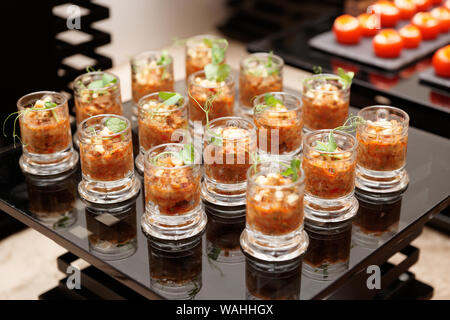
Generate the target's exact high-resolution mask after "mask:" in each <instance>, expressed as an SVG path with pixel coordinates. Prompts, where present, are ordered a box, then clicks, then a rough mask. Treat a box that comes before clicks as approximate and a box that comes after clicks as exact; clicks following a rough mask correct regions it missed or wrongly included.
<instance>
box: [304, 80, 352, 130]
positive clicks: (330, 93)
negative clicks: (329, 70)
mask: <svg viewBox="0 0 450 320" xmlns="http://www.w3.org/2000/svg"><path fill="white" fill-rule="evenodd" d="M302 99H303V120H304V124H305V125H304V131H305V132H308V131H312V130H321V129H333V128H337V127H339V126H341V125H343V124H344V122H345V120H346V119H347V116H348V108H349V104H350V85H345V84H343V83H342V82H341V81H340V77H339V76H338V75H334V74H317V75H313V76H311V77H308V78H306V79H305V80H304V81H303V94H302Z"/></svg>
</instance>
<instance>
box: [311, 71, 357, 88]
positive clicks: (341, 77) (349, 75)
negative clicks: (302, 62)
mask: <svg viewBox="0 0 450 320" xmlns="http://www.w3.org/2000/svg"><path fill="white" fill-rule="evenodd" d="M313 73H314V74H316V75H318V76H316V77H314V79H322V80H337V81H339V82H340V83H341V84H342V85H343V86H344V87H345V88H348V87H350V85H351V84H352V80H353V77H354V76H355V73H354V72H352V71H349V72H346V71H345V70H344V69H342V68H338V72H337V73H338V74H337V76H327V75H323V76H322V75H321V74H322V67H321V66H314V67H313Z"/></svg>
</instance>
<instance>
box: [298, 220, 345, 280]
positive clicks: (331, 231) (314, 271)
mask: <svg viewBox="0 0 450 320" xmlns="http://www.w3.org/2000/svg"><path fill="white" fill-rule="evenodd" d="M352 218H353V217H349V218H345V219H340V218H337V219H333V218H331V217H330V218H328V219H314V217H312V218H311V219H310V218H309V217H308V216H306V217H305V230H306V232H307V233H308V236H309V247H308V250H307V251H306V254H305V256H304V258H303V274H304V275H305V276H307V277H308V278H312V279H316V280H324V281H327V280H333V279H335V278H337V277H338V276H339V275H341V274H342V272H344V271H345V270H347V269H348V262H349V259H350V246H351V239H352ZM333 220H334V221H333Z"/></svg>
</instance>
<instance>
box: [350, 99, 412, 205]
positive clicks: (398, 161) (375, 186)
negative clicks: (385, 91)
mask: <svg viewBox="0 0 450 320" xmlns="http://www.w3.org/2000/svg"><path fill="white" fill-rule="evenodd" d="M358 115H359V116H360V117H361V118H363V119H364V120H365V122H364V123H363V124H361V125H360V126H358V129H357V132H356V137H357V139H358V155H357V162H358V165H357V170H356V187H357V188H358V189H361V190H363V191H366V192H371V193H374V196H375V194H377V195H378V196H379V197H381V198H383V197H387V196H388V195H389V194H393V193H399V192H400V193H401V192H403V191H404V190H405V189H406V188H407V186H408V182H409V178H408V174H407V172H406V170H405V165H406V149H407V146H408V125H409V116H408V114H407V113H406V112H404V111H403V110H401V109H398V108H394V107H389V106H371V107H366V108H364V109H362V110H361V111H360V112H359V113H358Z"/></svg>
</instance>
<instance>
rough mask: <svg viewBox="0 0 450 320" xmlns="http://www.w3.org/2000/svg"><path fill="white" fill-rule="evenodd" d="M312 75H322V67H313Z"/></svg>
mask: <svg viewBox="0 0 450 320" xmlns="http://www.w3.org/2000/svg"><path fill="white" fill-rule="evenodd" d="M312 69H313V73H314V74H321V73H322V67H321V66H314V67H313V68H312Z"/></svg>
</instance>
